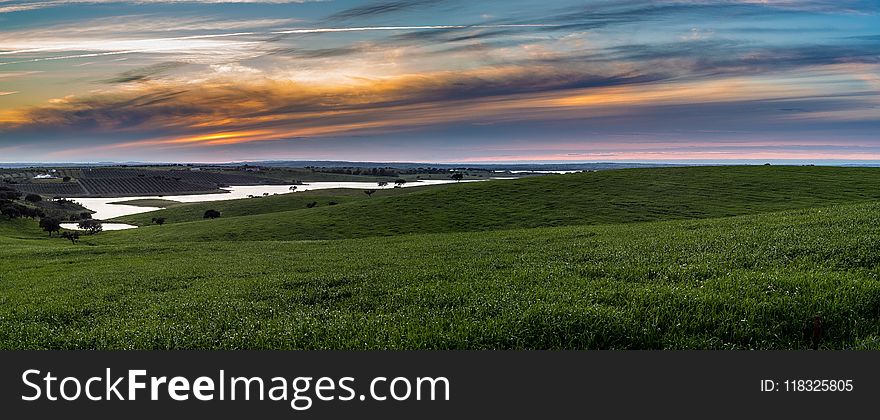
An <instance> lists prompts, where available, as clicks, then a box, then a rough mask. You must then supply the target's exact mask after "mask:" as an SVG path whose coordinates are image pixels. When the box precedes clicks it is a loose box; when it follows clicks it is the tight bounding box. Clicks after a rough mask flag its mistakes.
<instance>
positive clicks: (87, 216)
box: [79, 211, 92, 219]
mask: <svg viewBox="0 0 880 420" xmlns="http://www.w3.org/2000/svg"><path fill="white" fill-rule="evenodd" d="M79 218H80V219H91V218H92V214H91V213H89V212H87V211H84V212H82V213H80V214H79Z"/></svg>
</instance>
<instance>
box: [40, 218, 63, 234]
mask: <svg viewBox="0 0 880 420" xmlns="http://www.w3.org/2000/svg"><path fill="white" fill-rule="evenodd" d="M40 229H43V230H44V231H46V232H49V237H52V232H58V231H60V230H61V221H60V220H58V219H56V218H54V217H44V218H42V219H40Z"/></svg>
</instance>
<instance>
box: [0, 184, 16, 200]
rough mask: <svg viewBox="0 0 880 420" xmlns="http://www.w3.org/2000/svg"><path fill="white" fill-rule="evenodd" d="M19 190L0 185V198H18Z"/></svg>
mask: <svg viewBox="0 0 880 420" xmlns="http://www.w3.org/2000/svg"><path fill="white" fill-rule="evenodd" d="M20 199H21V191H18V190H16V189H14V188H9V187H0V200H20Z"/></svg>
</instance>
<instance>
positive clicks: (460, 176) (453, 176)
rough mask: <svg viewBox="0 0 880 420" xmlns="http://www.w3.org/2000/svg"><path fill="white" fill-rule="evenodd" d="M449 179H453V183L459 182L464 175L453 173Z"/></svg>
mask: <svg viewBox="0 0 880 420" xmlns="http://www.w3.org/2000/svg"><path fill="white" fill-rule="evenodd" d="M450 178H452V179H454V180H455V182H461V180H462V179H464V174H462V173H455V174H452V176H451V177H450Z"/></svg>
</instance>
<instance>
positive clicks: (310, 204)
mask: <svg viewBox="0 0 880 420" xmlns="http://www.w3.org/2000/svg"><path fill="white" fill-rule="evenodd" d="M317 206H318V202H317V201H312V202H311V203H308V204H306V207H308V208H310V209H311V208H314V207H317Z"/></svg>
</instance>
